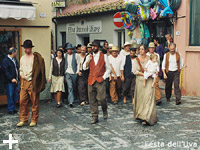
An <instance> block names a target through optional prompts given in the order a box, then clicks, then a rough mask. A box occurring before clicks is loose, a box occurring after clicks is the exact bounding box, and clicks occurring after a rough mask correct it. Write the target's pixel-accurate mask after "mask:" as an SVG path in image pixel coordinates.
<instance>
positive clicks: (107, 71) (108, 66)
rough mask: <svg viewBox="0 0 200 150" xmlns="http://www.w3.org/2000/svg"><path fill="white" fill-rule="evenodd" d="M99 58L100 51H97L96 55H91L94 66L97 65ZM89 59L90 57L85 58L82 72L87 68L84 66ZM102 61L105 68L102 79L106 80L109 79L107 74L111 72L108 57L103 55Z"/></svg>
mask: <svg viewBox="0 0 200 150" xmlns="http://www.w3.org/2000/svg"><path fill="white" fill-rule="evenodd" d="M99 57H100V51H98V52H97V53H96V54H95V53H93V58H94V63H95V66H96V65H97V63H98V61H99ZM89 58H90V55H88V56H87V57H86V61H85V62H84V64H83V70H87V69H88V68H87V67H86V64H87V62H88V60H89ZM104 61H105V65H106V66H105V67H106V72H105V73H104V75H103V79H104V80H105V79H106V78H108V77H109V74H110V72H111V67H110V63H109V60H108V56H107V55H106V54H104Z"/></svg>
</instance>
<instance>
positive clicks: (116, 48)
mask: <svg viewBox="0 0 200 150" xmlns="http://www.w3.org/2000/svg"><path fill="white" fill-rule="evenodd" d="M112 51H119V48H118V47H117V46H113V47H112V49H111V52H112Z"/></svg>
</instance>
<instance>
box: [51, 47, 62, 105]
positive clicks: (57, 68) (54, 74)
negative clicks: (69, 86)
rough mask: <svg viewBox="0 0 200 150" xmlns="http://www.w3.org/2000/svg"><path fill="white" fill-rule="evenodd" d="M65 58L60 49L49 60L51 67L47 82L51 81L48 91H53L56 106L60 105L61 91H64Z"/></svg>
mask: <svg viewBox="0 0 200 150" xmlns="http://www.w3.org/2000/svg"><path fill="white" fill-rule="evenodd" d="M64 73H65V58H64V52H63V50H62V49H58V50H57V51H56V57H55V58H54V59H52V61H51V68H50V73H49V79H48V82H51V81H52V82H51V89H50V92H51V93H54V98H55V100H56V102H57V105H56V107H58V108H59V107H61V96H62V92H65V86H64Z"/></svg>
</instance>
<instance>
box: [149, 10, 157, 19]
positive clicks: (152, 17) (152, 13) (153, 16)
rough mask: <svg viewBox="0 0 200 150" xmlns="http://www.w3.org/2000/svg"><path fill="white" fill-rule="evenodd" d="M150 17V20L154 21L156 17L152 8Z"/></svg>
mask: <svg viewBox="0 0 200 150" xmlns="http://www.w3.org/2000/svg"><path fill="white" fill-rule="evenodd" d="M150 16H151V19H152V20H154V19H156V17H157V14H156V12H154V10H153V9H152V8H150Z"/></svg>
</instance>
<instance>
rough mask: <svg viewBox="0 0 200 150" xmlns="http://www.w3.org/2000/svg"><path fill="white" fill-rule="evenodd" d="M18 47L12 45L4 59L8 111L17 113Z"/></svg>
mask: <svg viewBox="0 0 200 150" xmlns="http://www.w3.org/2000/svg"><path fill="white" fill-rule="evenodd" d="M16 55H17V49H16V48H14V47H11V48H10V49H9V51H8V55H7V56H6V57H5V58H4V59H3V61H2V67H3V70H4V73H5V77H6V83H7V84H6V95H7V103H8V113H9V114H15V113H17V110H16V101H17V100H19V94H18V83H19V65H18V62H17V60H16Z"/></svg>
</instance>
